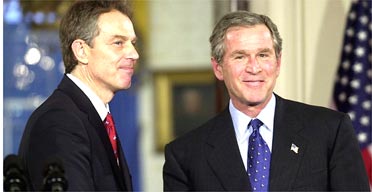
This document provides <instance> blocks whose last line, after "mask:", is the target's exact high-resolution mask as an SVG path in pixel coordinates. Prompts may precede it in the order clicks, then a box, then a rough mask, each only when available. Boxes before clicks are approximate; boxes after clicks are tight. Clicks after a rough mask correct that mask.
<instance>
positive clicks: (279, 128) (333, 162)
mask: <svg viewBox="0 0 372 192" xmlns="http://www.w3.org/2000/svg"><path fill="white" fill-rule="evenodd" d="M276 98H277V99H276V109H275V117H274V136H273V145H272V156H271V165H270V181H269V182H270V186H269V190H270V191H300V190H317V191H325V190H336V191H341V190H348V191H357V190H365V191H368V190H369V185H368V180H367V175H366V172H365V168H364V164H363V161H362V158H361V154H360V150H359V146H358V143H357V140H356V137H355V133H354V130H353V127H352V125H351V121H350V119H349V117H348V116H347V115H346V114H343V113H339V112H334V111H331V110H329V109H326V108H321V107H314V106H310V105H305V104H301V103H297V102H293V101H289V100H285V99H282V98H280V97H278V96H276ZM292 143H293V144H295V145H296V146H298V148H299V149H298V153H297V154H296V153H295V152H294V151H291V145H292ZM163 179H164V190H165V191H186V190H194V191H250V190H251V186H250V182H249V178H248V175H247V173H246V170H245V167H244V164H243V161H242V158H241V155H240V152H239V147H238V144H237V141H236V137H235V132H234V127H233V123H232V120H231V115H230V113H229V110H228V108H226V109H225V110H224V111H223V112H222V113H221V114H219V115H217V116H216V117H215V118H213V119H211V120H210V121H208V122H207V123H206V124H204V125H202V126H201V127H199V128H198V129H195V130H193V131H191V132H190V133H188V134H186V135H184V136H182V137H180V138H178V139H176V140H175V141H173V142H171V143H170V144H168V145H167V146H166V148H165V164H164V169H163Z"/></svg>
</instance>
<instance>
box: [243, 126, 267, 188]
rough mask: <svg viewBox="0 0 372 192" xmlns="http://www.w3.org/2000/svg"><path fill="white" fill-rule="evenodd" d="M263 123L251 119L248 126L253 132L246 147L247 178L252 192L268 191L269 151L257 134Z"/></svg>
mask: <svg viewBox="0 0 372 192" xmlns="http://www.w3.org/2000/svg"><path fill="white" fill-rule="evenodd" d="M262 125H263V123H262V122H261V121H260V120H259V119H252V120H251V122H249V124H248V128H249V126H252V128H253V132H252V134H251V136H250V137H249V144H248V145H249V146H248V176H249V180H250V182H251V186H252V190H253V191H268V190H269V170H270V156H271V154H270V149H269V147H268V146H267V144H266V142H265V140H264V139H263V138H262V136H261V135H260V132H259V128H260V127H261V126H262Z"/></svg>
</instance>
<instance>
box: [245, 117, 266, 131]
mask: <svg viewBox="0 0 372 192" xmlns="http://www.w3.org/2000/svg"><path fill="white" fill-rule="evenodd" d="M249 125H251V126H252V128H253V133H254V134H257V132H258V129H259V128H260V127H261V126H262V125H263V123H262V121H260V120H259V119H252V120H251V121H250V122H249ZM249 125H248V126H249Z"/></svg>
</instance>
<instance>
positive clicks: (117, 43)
mask: <svg viewBox="0 0 372 192" xmlns="http://www.w3.org/2000/svg"><path fill="white" fill-rule="evenodd" d="M114 44H115V45H119V46H121V45H123V41H115V42H114Z"/></svg>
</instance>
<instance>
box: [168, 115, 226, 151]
mask: <svg viewBox="0 0 372 192" xmlns="http://www.w3.org/2000/svg"><path fill="white" fill-rule="evenodd" d="M225 118H230V116H229V113H228V110H227V111H226V110H225V111H223V112H221V113H219V114H217V115H216V116H214V117H212V118H211V119H209V120H208V121H206V122H205V123H204V124H202V125H200V126H199V127H197V128H195V129H193V130H191V131H189V132H187V133H185V134H184V135H181V136H179V137H177V138H176V139H174V140H173V141H171V142H170V143H169V144H168V145H170V146H184V147H186V146H188V147H198V146H200V145H201V143H202V142H205V140H206V139H207V137H208V136H209V135H210V133H211V132H212V130H213V128H215V127H216V124H218V123H219V122H221V121H225V120H224V119H225Z"/></svg>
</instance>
